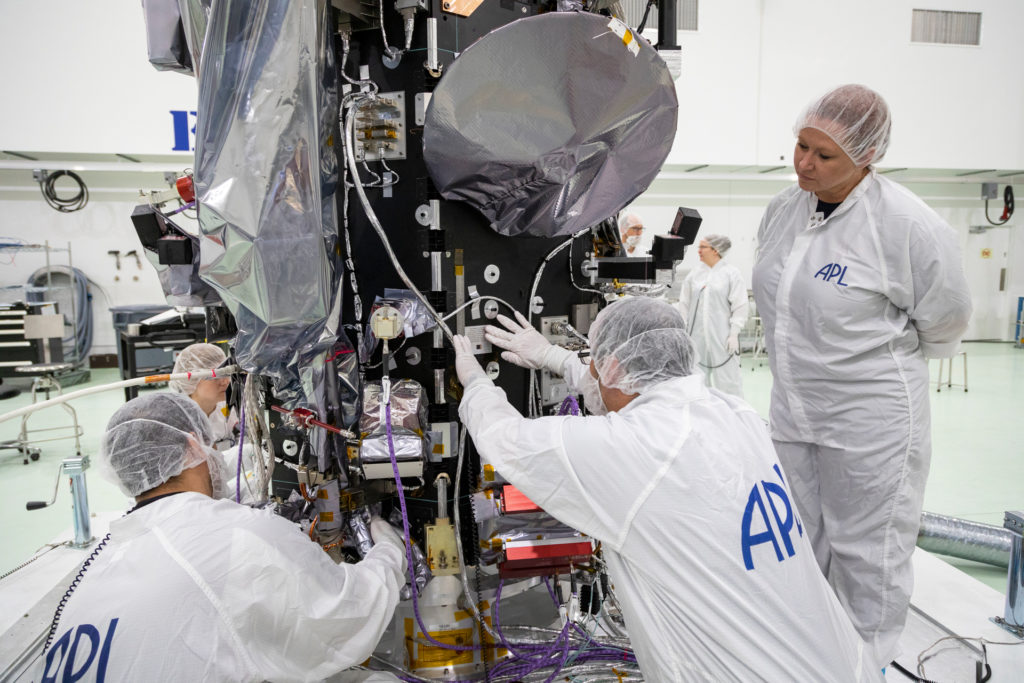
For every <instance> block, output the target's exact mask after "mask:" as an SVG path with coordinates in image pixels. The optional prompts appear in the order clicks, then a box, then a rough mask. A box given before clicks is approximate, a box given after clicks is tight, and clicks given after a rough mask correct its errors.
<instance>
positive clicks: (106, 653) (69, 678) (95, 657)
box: [41, 619, 118, 683]
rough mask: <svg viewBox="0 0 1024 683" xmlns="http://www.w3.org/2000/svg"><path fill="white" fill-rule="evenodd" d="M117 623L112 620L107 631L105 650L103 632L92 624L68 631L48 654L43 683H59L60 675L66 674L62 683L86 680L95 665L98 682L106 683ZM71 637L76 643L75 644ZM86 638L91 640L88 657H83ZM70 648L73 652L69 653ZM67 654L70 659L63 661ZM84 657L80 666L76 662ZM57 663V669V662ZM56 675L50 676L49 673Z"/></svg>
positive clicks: (84, 655)
mask: <svg viewBox="0 0 1024 683" xmlns="http://www.w3.org/2000/svg"><path fill="white" fill-rule="evenodd" d="M117 621H118V620H117V619H111V620H110V627H109V628H108V629H107V634H106V637H104V638H103V646H102V647H100V632H99V629H97V628H96V627H95V626H93V625H92V624H81V625H80V626H78V628H69V629H68V630H67V631H65V633H64V635H62V636H61V637H60V639H59V640H58V641H57V642H56V643H54V644H53V646H52V647H51V648H50V649H49V651H48V652H47V653H46V667H45V668H44V669H43V678H42V682H41V683H57V675H58V674H59V673H60V672H61V670H63V675H62V676H61V678H60V680H61V681H62V683H74V682H75V681H78V680H81V679H82V678H85V676H86V674H88V673H89V669H90V668H91V667H92V665H93V663H94V662H95V664H96V681H97V683H103V681H104V679H105V678H106V675H107V663H108V662H109V661H110V646H111V643H112V642H113V640H114V630H115V629H116V628H117ZM72 634H73V635H74V639H73V640H72ZM83 638H85V639H86V640H88V647H89V650H88V655H86V654H84V645H85V640H83ZM80 644H81V645H83V653H82V654H81V656H79V645H80ZM69 645H70V649H69ZM65 653H67V659H65V658H64V655H65ZM83 657H84V661H82V663H81V664H78V665H77V668H76V662H77V661H78V660H79V659H82V658H83ZM55 660H56V666H54V661H55ZM51 668H52V669H53V673H52V674H51V673H50V669H51Z"/></svg>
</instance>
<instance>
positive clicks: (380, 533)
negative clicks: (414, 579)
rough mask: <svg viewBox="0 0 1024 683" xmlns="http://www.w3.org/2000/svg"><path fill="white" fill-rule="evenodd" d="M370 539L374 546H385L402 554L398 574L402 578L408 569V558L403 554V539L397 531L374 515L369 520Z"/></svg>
mask: <svg viewBox="0 0 1024 683" xmlns="http://www.w3.org/2000/svg"><path fill="white" fill-rule="evenodd" d="M370 538H372V539H373V544H374V545H383V544H387V545H390V546H393V547H395V548H398V550H399V551H400V552H401V554H402V570H401V572H399V574H400V575H402V576H404V574H405V570H406V569H407V568H408V558H407V557H406V554H405V539H404V538H402V536H400V535H399V533H398V530H397V529H395V527H393V526H391V525H390V524H388V523H387V522H385V521H384V520H383V519H381V518H380V517H378V516H376V515H374V516H373V517H371V518H370ZM401 580H404V579H401Z"/></svg>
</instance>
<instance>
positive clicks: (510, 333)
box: [484, 311, 573, 375]
mask: <svg viewBox="0 0 1024 683" xmlns="http://www.w3.org/2000/svg"><path fill="white" fill-rule="evenodd" d="M515 314H516V320H518V321H519V323H518V324H516V323H514V322H512V320H511V319H509V318H506V317H505V316H503V315H499V316H498V322H500V323H501V324H502V325H504V326H505V327H506V328H507V329H505V330H503V329H501V328H500V327H495V326H494V325H488V326H487V327H485V328H484V337H485V338H486V339H487V341H489V342H491V343H492V344H494V345H495V346H497V347H499V348H502V349H507V351H504V352H503V353H502V354H501V357H502V358H504V359H505V360H507V361H508V362H509V363H512V364H513V365H518V366H519V367H521V368H527V369H529V370H541V369H545V370H550V371H551V372H554V373H556V374H559V375H561V374H562V364H563V363H564V362H565V359H566V357H567V356H570V355H573V353H572V351H569V350H568V349H563V348H561V347H559V346H555V345H554V344H552V343H551V342H549V341H548V340H547V339H545V338H544V335H542V334H541V333H540V332H538V331H537V330H535V329H533V326H532V325H530V321H528V320H527V319H526V318H525V317H524V316H523V314H522V313H520V312H519V311H516V312H515Z"/></svg>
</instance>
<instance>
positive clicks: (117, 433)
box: [100, 393, 213, 497]
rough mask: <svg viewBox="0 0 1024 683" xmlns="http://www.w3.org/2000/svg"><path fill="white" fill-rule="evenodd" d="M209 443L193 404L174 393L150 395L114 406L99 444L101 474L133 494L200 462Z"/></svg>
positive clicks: (199, 411) (206, 423) (203, 420)
mask: <svg viewBox="0 0 1024 683" xmlns="http://www.w3.org/2000/svg"><path fill="white" fill-rule="evenodd" d="M212 441H213V435H212V432H211V430H210V423H209V421H207V419H206V416H205V415H203V411H202V409H201V408H200V407H199V404H198V403H196V402H195V401H193V400H192V399H190V398H188V397H187V396H182V395H180V394H170V393H161V394H151V395H148V396H140V397H138V398H135V399H132V400H131V401H128V402H127V403H125V404H124V405H123V406H121V407H120V408H118V410H117V412H115V413H114V415H113V417H111V418H110V422H108V423H107V431H106V433H104V434H103V438H102V440H101V441H100V468H101V471H102V474H103V476H104V477H105V478H106V479H108V480H109V481H111V482H113V483H115V484H117V485H118V486H119V487H120V488H121V490H122V491H123V492H124V493H125V494H126V495H129V496H133V497H134V496H138V495H139V494H141V493H145V492H146V491H149V490H151V489H154V488H156V487H157V486H160V484H163V483H164V482H166V481H167V480H168V479H171V478H172V477H176V476H178V475H179V474H181V473H182V472H183V471H184V470H187V469H189V468H192V467H195V466H197V465H200V464H202V463H203V462H206V460H207V459H208V458H209V453H208V452H207V450H206V448H205V447H207V446H209V445H210V444H211V443H212Z"/></svg>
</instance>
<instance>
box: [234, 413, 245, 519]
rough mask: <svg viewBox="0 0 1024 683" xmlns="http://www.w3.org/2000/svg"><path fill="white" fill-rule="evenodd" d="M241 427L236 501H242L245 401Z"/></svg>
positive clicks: (236, 472)
mask: <svg viewBox="0 0 1024 683" xmlns="http://www.w3.org/2000/svg"><path fill="white" fill-rule="evenodd" d="M241 412H242V418H241V425H242V426H241V428H240V429H239V432H238V469H237V470H236V471H235V502H236V503H241V502H242V444H244V443H245V402H243V403H242V411H241Z"/></svg>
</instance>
